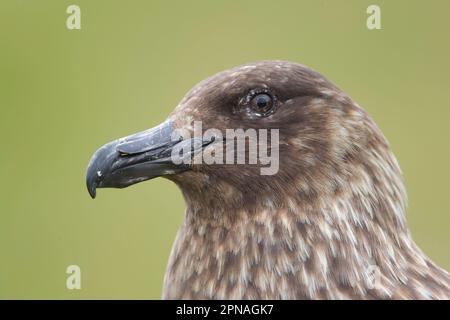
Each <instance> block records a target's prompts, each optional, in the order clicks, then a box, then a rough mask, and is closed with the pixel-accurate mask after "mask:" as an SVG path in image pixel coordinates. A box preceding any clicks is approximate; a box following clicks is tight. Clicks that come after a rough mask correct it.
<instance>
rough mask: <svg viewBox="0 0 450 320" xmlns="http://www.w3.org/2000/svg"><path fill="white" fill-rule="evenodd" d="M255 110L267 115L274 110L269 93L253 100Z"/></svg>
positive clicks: (257, 96) (259, 95)
mask: <svg viewBox="0 0 450 320" xmlns="http://www.w3.org/2000/svg"><path fill="white" fill-rule="evenodd" d="M252 105H253V108H254V109H255V110H256V111H258V112H262V113H266V112H268V111H270V109H272V106H273V99H272V97H271V96H270V95H268V94H267V93H260V94H258V95H256V96H255V97H253V99H252Z"/></svg>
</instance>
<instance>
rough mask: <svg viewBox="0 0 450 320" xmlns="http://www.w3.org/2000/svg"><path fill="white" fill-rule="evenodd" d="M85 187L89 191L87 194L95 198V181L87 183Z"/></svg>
mask: <svg viewBox="0 0 450 320" xmlns="http://www.w3.org/2000/svg"><path fill="white" fill-rule="evenodd" d="M87 189H88V192H89V195H90V196H91V198H92V199H95V196H96V195H97V186H96V184H95V183H93V184H89V183H88V184H87Z"/></svg>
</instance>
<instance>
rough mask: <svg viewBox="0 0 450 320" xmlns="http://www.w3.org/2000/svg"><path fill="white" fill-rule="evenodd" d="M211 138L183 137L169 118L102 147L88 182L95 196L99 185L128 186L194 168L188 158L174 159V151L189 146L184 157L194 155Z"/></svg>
mask: <svg viewBox="0 0 450 320" xmlns="http://www.w3.org/2000/svg"><path fill="white" fill-rule="evenodd" d="M208 144H209V142H203V141H198V139H196V138H193V139H182V138H181V137H180V135H178V134H176V132H175V130H174V128H173V123H172V121H170V120H167V121H165V122H163V123H162V124H160V125H159V126H157V127H155V128H152V129H149V130H146V131H143V132H139V133H136V134H133V135H130V136H128V137H124V138H120V139H118V140H115V141H112V142H110V143H107V144H105V145H104V146H103V147H101V148H99V149H98V150H97V151H96V152H95V153H94V155H93V156H92V158H91V161H90V162H89V166H88V168H87V173H86V185H87V189H88V191H89V194H90V195H91V197H92V198H95V196H96V190H97V188H126V187H128V186H130V185H133V184H136V183H138V182H142V181H145V180H149V179H152V178H155V177H159V176H166V175H171V174H175V173H179V172H182V171H186V170H188V169H189V168H190V164H189V162H188V161H183V162H181V163H180V161H179V160H180V159H179V158H178V160H177V161H175V162H174V161H172V160H173V157H172V151H174V148H175V147H177V150H186V149H185V148H186V146H188V149H189V152H188V154H184V155H183V157H184V159H187V158H190V157H192V156H193V155H194V154H195V153H197V152H198V151H200V150H202V149H203V147H205V146H206V145H208Z"/></svg>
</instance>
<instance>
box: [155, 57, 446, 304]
mask: <svg viewBox="0 0 450 320" xmlns="http://www.w3.org/2000/svg"><path fill="white" fill-rule="evenodd" d="M261 88H263V89H268V90H270V92H272V93H273V94H274V95H275V96H276V97H277V101H278V105H277V109H276V111H275V112H274V113H273V114H271V115H269V116H267V117H260V118H254V117H252V116H251V115H249V114H248V113H245V112H241V110H240V108H241V106H240V101H242V98H243V97H244V96H245V95H246V94H247V93H248V92H249V91H251V90H254V89H261ZM169 119H170V120H171V121H172V123H173V125H174V127H175V128H183V129H187V130H192V122H193V121H194V120H195V121H202V122H203V127H204V129H208V128H218V129H221V130H225V129H227V128H243V129H248V128H255V129H260V128H278V129H279V130H280V147H279V154H280V167H279V172H278V173H277V174H276V175H273V176H263V175H260V171H259V165H217V164H216V165H205V164H200V165H193V166H191V167H190V168H189V169H188V170H184V171H181V172H177V173H175V174H169V175H165V176H166V177H167V178H168V179H171V180H172V181H174V182H175V183H176V184H177V185H178V186H179V187H180V188H181V190H182V192H183V195H184V198H185V201H186V213H185V220H184V223H183V225H182V226H181V228H180V230H179V232H178V235H177V237H176V240H175V243H174V246H173V249H172V252H171V255H170V260H169V264H168V267H167V272H166V275H165V279H164V289H163V298H168V299H429V298H431V299H439V298H441V299H442V298H445V299H448V298H450V276H449V274H448V273H447V272H445V271H444V270H442V269H440V268H439V267H438V266H436V265H435V264H434V263H433V262H432V261H431V260H430V259H429V258H427V257H426V256H425V255H424V254H423V253H422V252H421V251H420V249H419V248H418V247H417V246H416V244H415V243H414V241H413V240H412V238H411V235H410V233H409V231H408V228H407V225H406V221H405V207H406V193H405V188H404V184H403V181H402V176H401V171H400V168H399V165H398V163H397V161H396V159H395V157H394V155H393V154H392V152H391V150H390V148H389V145H388V142H387V141H386V139H385V138H384V136H383V134H382V133H381V131H380V130H379V128H378V127H377V126H376V124H375V123H374V122H373V120H372V119H371V118H370V117H369V116H368V115H367V114H366V113H365V112H364V111H363V110H362V109H361V108H360V107H359V106H358V105H357V104H356V103H355V102H353V101H352V99H350V98H349V97H348V96H347V95H346V94H345V93H343V92H342V91H341V90H340V89H339V88H337V87H336V86H335V85H333V84H332V83H331V82H330V81H328V80H327V79H325V78H324V77H323V76H322V75H320V74H318V73H316V72H314V71H312V70H311V69H309V68H307V67H305V66H302V65H299V64H295V63H290V62H284V61H262V62H257V63H252V64H248V65H244V66H240V67H237V68H234V69H231V70H228V71H224V72H221V73H219V74H217V75H215V76H213V77H211V78H209V79H206V80H204V81H202V82H201V83H199V84H198V85H197V86H196V87H194V88H193V89H192V90H191V91H190V92H189V93H188V94H187V95H186V96H185V98H184V99H183V100H182V101H181V102H180V104H179V105H178V106H177V108H176V109H175V111H174V112H173V113H172V114H171V115H170V117H169ZM224 143H229V142H228V141H225V142H224ZM216 145H217V144H216ZM212 147H214V146H212Z"/></svg>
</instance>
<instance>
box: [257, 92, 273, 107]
mask: <svg viewBox="0 0 450 320" xmlns="http://www.w3.org/2000/svg"><path fill="white" fill-rule="evenodd" d="M269 99H270V98H269V97H268V96H267V95H265V94H264V95H262V94H261V95H259V96H258V97H257V99H256V105H257V106H258V108H264V107H265V106H267V104H268V103H269Z"/></svg>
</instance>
